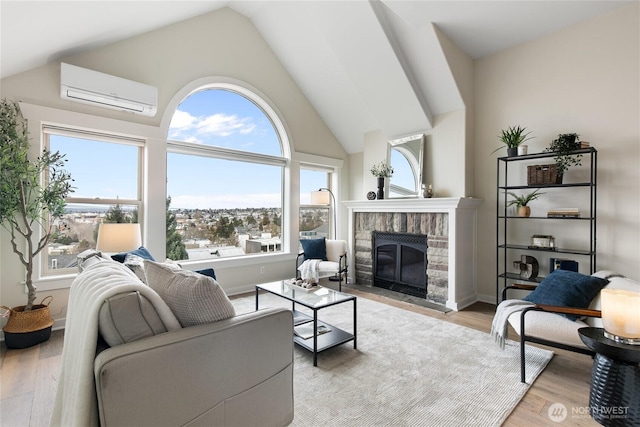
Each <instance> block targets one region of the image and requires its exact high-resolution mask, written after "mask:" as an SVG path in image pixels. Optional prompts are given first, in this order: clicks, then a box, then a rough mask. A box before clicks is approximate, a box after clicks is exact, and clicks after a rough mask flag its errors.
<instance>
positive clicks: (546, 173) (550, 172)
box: [527, 163, 562, 185]
mask: <svg viewBox="0 0 640 427" xmlns="http://www.w3.org/2000/svg"><path fill="white" fill-rule="evenodd" d="M547 184H562V175H561V174H558V166H557V165H556V164H555V163H553V164H549V165H531V166H527V185H547Z"/></svg>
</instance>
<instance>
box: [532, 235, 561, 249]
mask: <svg viewBox="0 0 640 427" xmlns="http://www.w3.org/2000/svg"><path fill="white" fill-rule="evenodd" d="M529 249H544V250H548V251H555V250H556V239H555V237H553V236H546V235H543V234H534V235H533V236H531V244H530V245H529Z"/></svg>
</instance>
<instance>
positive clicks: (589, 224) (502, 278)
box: [496, 147, 598, 304]
mask: <svg viewBox="0 0 640 427" xmlns="http://www.w3.org/2000/svg"><path fill="white" fill-rule="evenodd" d="M556 154H557V153H555V152H543V153H536V154H528V155H523V156H512V157H499V158H498V159H497V164H496V176H497V185H496V190H497V196H496V242H497V245H496V276H497V280H496V304H499V303H500V296H501V292H502V289H504V287H506V286H508V285H509V283H510V282H513V281H520V282H530V283H531V284H536V283H540V282H541V281H542V279H543V278H544V277H536V278H534V279H527V278H523V277H521V276H520V275H519V274H517V273H513V272H510V271H508V266H509V263H508V258H509V256H510V255H513V254H514V253H516V251H534V252H537V253H545V254H547V255H549V256H553V255H554V254H558V255H562V254H568V255H576V256H578V257H580V258H581V259H582V260H584V259H585V258H586V259H588V266H589V274H593V273H594V272H595V269H596V222H597V221H596V220H597V213H596V207H597V166H598V152H597V150H596V149H595V148H593V147H589V148H582V149H579V150H576V151H574V152H573V153H572V155H578V154H581V155H583V159H584V160H585V162H586V161H587V160H588V161H589V181H585V182H572V183H566V184H534V185H527V184H523V183H522V181H526V177H525V178H524V179H520V180H514V179H511V181H515V182H511V183H510V182H509V180H510V178H509V165H513V164H514V163H515V162H518V163H520V164H523V163H522V162H524V164H526V165H529V164H531V165H534V164H535V162H534V161H536V160H544V159H551V161H553V157H555V156H556ZM543 188H544V189H550V190H551V191H566V190H571V189H572V188H586V189H588V194H589V196H588V197H589V212H588V215H586V216H582V215H581V216H580V217H565V218H553V217H546V216H530V217H519V216H515V215H509V212H508V207H507V203H508V202H509V200H508V198H507V197H508V194H507V192H508V191H513V190H522V189H529V190H535V189H543ZM585 197H586V195H585ZM524 221H538V222H541V229H542V230H544V222H545V221H563V222H566V224H567V225H570V224H571V225H575V226H576V229H578V230H585V231H586V228H588V232H589V244H588V247H587V245H585V247H579V248H554V250H549V249H543V248H532V247H531V246H529V245H527V244H526V243H525V244H523V242H522V241H520V242H515V241H509V234H508V231H509V229H510V227H518V226H519V225H521V224H523V222H524Z"/></svg>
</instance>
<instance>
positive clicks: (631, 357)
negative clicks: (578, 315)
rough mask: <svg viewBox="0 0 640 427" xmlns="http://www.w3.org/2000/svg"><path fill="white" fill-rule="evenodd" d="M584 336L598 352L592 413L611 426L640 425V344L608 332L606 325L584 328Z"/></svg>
mask: <svg viewBox="0 0 640 427" xmlns="http://www.w3.org/2000/svg"><path fill="white" fill-rule="evenodd" d="M578 333H579V334H580V338H581V339H582V341H583V342H584V344H585V345H586V346H587V347H588V348H589V349H590V350H593V351H594V352H595V353H596V355H595V357H594V361H593V370H592V372H591V392H590V393H589V410H590V411H591V417H592V418H593V419H594V420H596V421H597V422H598V423H600V424H602V425H603V426H607V427H618V426H638V425H640V365H639V364H640V346H637V345H629V344H621V343H617V342H615V341H613V340H610V339H608V338H606V337H605V336H604V329H602V328H580V329H578Z"/></svg>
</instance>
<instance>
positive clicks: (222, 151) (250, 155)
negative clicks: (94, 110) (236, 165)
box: [164, 79, 291, 266]
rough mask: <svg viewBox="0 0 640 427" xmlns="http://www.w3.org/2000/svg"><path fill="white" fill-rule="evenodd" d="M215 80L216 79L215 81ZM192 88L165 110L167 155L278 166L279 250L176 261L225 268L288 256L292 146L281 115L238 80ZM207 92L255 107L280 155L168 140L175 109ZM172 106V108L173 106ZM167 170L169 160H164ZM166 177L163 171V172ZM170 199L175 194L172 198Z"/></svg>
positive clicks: (208, 83)
mask: <svg viewBox="0 0 640 427" xmlns="http://www.w3.org/2000/svg"><path fill="white" fill-rule="evenodd" d="M214 80H215V79H214ZM194 84H195V86H194V88H193V89H190V90H187V91H185V92H184V95H181V93H178V94H176V96H175V97H174V99H173V100H172V102H171V103H170V105H169V106H168V107H167V110H166V112H165V117H164V122H165V126H164V127H165V129H164V130H165V135H166V137H167V140H166V141H167V143H166V154H167V155H168V154H170V153H174V154H183V155H190V156H198V157H206V158H212V159H220V160H231V161H238V162H243V163H253V164H263V165H268V166H277V167H281V168H282V174H281V179H280V191H281V194H282V198H281V203H280V205H281V212H280V213H281V224H282V226H281V235H280V242H281V243H280V245H281V246H280V247H281V249H280V251H276V252H266V253H256V254H244V255H240V256H230V257H224V258H211V259H208V258H207V259H198V260H179V262H180V264H181V265H189V266H201V265H203V264H204V265H207V266H208V265H213V264H220V263H224V264H225V265H226V264H228V263H229V262H230V263H234V262H235V260H242V259H247V258H249V257H250V258H254V257H260V256H268V257H278V256H282V255H287V254H290V253H291V249H290V248H291V243H290V238H289V236H290V235H291V234H290V233H291V224H290V222H291V221H289V220H288V219H289V218H290V217H291V214H290V209H289V206H291V196H290V194H289V193H290V192H289V191H287V189H288V188H289V181H290V179H289V176H290V175H291V154H290V153H291V147H290V143H289V137H288V132H287V130H286V126H285V124H284V121H283V120H282V119H281V117H280V114H279V113H278V112H277V110H276V109H275V108H274V107H272V105H271V104H270V102H269V101H268V100H267V99H266V98H265V97H264V95H262V94H261V93H260V92H259V91H257V90H255V89H253V88H250V87H249V86H248V85H246V84H244V83H240V82H238V81H233V82H231V81H226V79H225V80H224V81H209V82H207V83H204V82H202V81H198V82H194ZM206 90H225V91H228V92H231V93H234V94H236V95H238V96H241V97H243V98H245V99H246V100H247V101H249V102H252V103H253V104H254V105H255V106H256V107H258V108H259V109H260V110H261V111H262V113H263V114H264V116H265V117H266V118H267V119H268V120H269V122H270V123H271V125H272V126H273V128H274V131H275V133H276V135H277V137H278V142H279V144H280V151H281V153H282V155H281V156H274V155H268V154H261V153H257V152H251V151H243V150H236V149H231V148H226V147H220V146H211V145H203V144H198V143H193V142H189V141H179V140H175V139H169V137H168V136H169V132H170V123H171V120H172V118H173V116H174V114H175V112H176V111H177V110H178V108H179V106H180V104H181V103H182V102H183V101H184V100H186V99H187V98H189V97H190V96H191V95H193V94H195V93H198V92H202V91H206ZM172 106H173V107H172ZM167 167H168V160H167ZM165 176H166V169H165ZM168 196H169V195H168V194H165V197H168ZM171 196H172V197H173V196H175V195H171Z"/></svg>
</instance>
